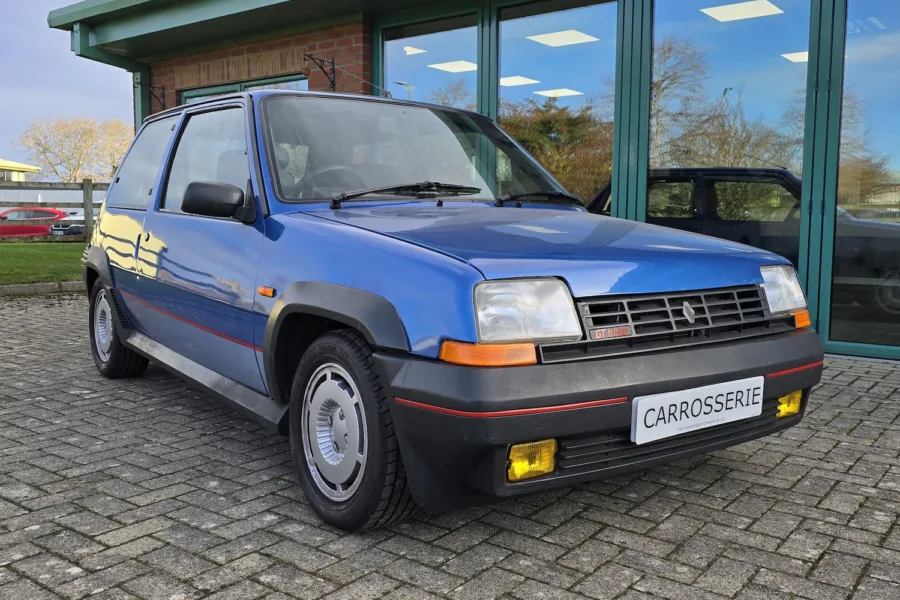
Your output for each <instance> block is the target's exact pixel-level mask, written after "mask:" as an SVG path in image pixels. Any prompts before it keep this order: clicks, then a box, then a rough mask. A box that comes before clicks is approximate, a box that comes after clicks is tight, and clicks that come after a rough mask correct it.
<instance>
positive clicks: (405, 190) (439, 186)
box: [331, 181, 481, 210]
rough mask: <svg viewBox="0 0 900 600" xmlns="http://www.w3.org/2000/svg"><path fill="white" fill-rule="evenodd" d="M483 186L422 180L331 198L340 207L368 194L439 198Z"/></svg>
mask: <svg viewBox="0 0 900 600" xmlns="http://www.w3.org/2000/svg"><path fill="white" fill-rule="evenodd" d="M480 191H481V188H477V187H471V186H468V185H459V184H456V183H441V182H439V181H422V182H420V183H401V184H398V185H388V186H384V187H376V188H369V189H366V190H356V191H352V192H342V193H340V194H338V195H337V196H332V198H331V208H332V209H335V210H337V209H339V208H340V207H341V203H342V202H346V201H347V200H355V199H356V198H361V197H363V196H366V195H368V194H384V193H388V192H390V193H393V194H398V195H409V196H414V197H416V198H437V197H438V196H439V195H456V196H465V195H469V194H477V193H478V192H480Z"/></svg>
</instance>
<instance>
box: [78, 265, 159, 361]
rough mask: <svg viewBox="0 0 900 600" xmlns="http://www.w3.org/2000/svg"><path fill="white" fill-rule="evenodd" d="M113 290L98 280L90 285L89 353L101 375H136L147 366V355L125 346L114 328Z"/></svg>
mask: <svg viewBox="0 0 900 600" xmlns="http://www.w3.org/2000/svg"><path fill="white" fill-rule="evenodd" d="M112 294H113V292H112V291H111V290H110V289H109V288H108V287H106V286H105V285H103V284H102V283H100V282H99V281H98V282H97V283H95V284H94V287H92V288H91V296H90V299H91V306H90V310H89V312H88V320H89V321H90V330H91V331H90V333H91V354H92V355H93V357H94V364H95V365H97V370H98V371H100V374H101V375H103V376H104V377H109V378H110V379H117V378H119V377H137V376H138V375H140V374H141V373H143V372H144V370H145V369H146V368H147V359H146V358H144V357H143V356H141V355H140V354H138V353H137V352H135V351H134V350H129V349H128V348H126V347H125V346H124V345H123V344H122V342H121V340H119V334H118V332H117V331H116V327H115V324H114V322H113V319H115V316H114V315H113V310H114V308H113V299H112Z"/></svg>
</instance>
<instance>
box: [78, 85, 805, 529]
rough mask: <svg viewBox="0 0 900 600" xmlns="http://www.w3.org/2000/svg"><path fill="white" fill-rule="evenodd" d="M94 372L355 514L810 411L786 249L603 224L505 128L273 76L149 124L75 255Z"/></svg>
mask: <svg viewBox="0 0 900 600" xmlns="http://www.w3.org/2000/svg"><path fill="white" fill-rule="evenodd" d="M83 263H84V268H85V280H86V283H87V286H88V289H89V290H90V332H91V336H90V337H91V347H92V351H93V357H94V361H95V363H96V365H97V368H98V369H99V370H100V372H101V373H102V374H103V375H105V376H107V377H131V376H137V375H139V374H141V373H142V372H143V371H144V369H145V368H146V366H147V363H148V360H152V361H154V362H156V363H157V364H159V365H161V366H163V367H165V368H166V369H168V370H170V371H172V372H174V373H175V374H177V375H179V376H181V377H183V378H184V379H186V380H188V381H190V382H192V383H193V384H195V385H197V386H199V387H201V388H203V389H205V390H207V391H208V392H210V393H211V394H214V395H215V396H218V397H220V398H221V399H223V400H225V401H227V402H229V403H231V404H232V405H234V406H236V407H238V408H240V409H242V410H244V411H246V412H247V413H249V414H250V415H252V416H253V417H255V418H256V419H258V420H259V421H261V422H262V423H264V424H266V425H268V426H270V427H272V428H274V429H276V430H277V431H279V432H281V433H283V434H286V435H289V436H290V440H291V448H292V451H293V457H294V461H295V465H296V470H297V473H298V476H299V480H300V483H301V486H302V488H303V491H304V493H305V496H306V498H307V500H308V501H309V503H310V505H311V506H312V507H313V508H314V509H315V510H316V512H317V513H318V514H319V515H320V516H321V517H322V518H323V519H324V520H325V521H327V522H328V523H330V524H332V525H335V526H337V527H341V528H344V529H348V530H355V529H362V528H369V527H376V526H381V525H386V524H389V523H393V522H396V521H398V520H400V519H402V518H404V517H406V516H407V515H409V514H410V513H411V512H412V511H413V510H414V509H415V507H416V505H420V506H422V507H423V508H425V509H427V510H430V511H443V510H449V509H453V508H457V507H462V506H466V505H470V504H473V503H479V502H484V501H487V500H489V499H491V498H497V497H507V496H512V495H517V494H525V493H530V492H536V491H539V490H546V489H549V488H555V487H560V486H571V485H574V484H577V483H579V482H584V481H589V480H594V479H598V478H603V477H608V476H612V475H615V474H618V473H622V472H626V471H631V470H636V469H644V468H647V467H650V466H652V465H655V464H659V463H662V462H666V461H672V460H675V459H679V458H684V457H686V456H690V455H692V454H696V453H701V452H708V451H711V450H714V449H717V448H722V447H725V446H729V445H732V444H738V443H741V442H746V441H748V440H752V439H755V438H758V437H760V436H764V435H768V434H771V433H774V432H777V431H780V430H782V429H785V428H787V427H790V426H792V425H795V424H797V423H798V422H799V421H800V419H801V417H802V415H803V412H804V409H805V406H806V402H807V399H808V397H809V392H810V388H812V387H813V386H814V385H815V384H816V383H818V382H819V379H820V377H821V372H822V358H823V355H822V347H821V345H820V343H819V340H818V337H817V335H816V334H815V332H814V331H812V330H811V329H810V328H809V325H810V322H809V314H808V313H807V312H806V302H805V299H804V295H803V292H802V290H801V289H800V285H799V283H798V280H797V276H796V274H795V272H794V269H793V267H792V266H791V265H790V263H788V261H786V260H785V259H783V258H781V257H779V256H776V255H773V254H770V253H767V252H764V251H761V250H757V249H754V248H750V247H747V246H742V245H739V244H734V243H730V242H725V241H721V240H717V239H712V238H708V237H703V236H699V235H694V234H688V233H682V232H678V231H674V230H670V229H664V228H660V227H655V226H651V225H646V224H641V223H635V222H630V221H622V220H617V219H612V218H608V217H602V216H596V215H591V214H588V213H587V212H586V211H585V210H584V207H583V206H582V205H581V202H580V201H579V200H578V199H577V198H573V197H572V196H570V195H569V194H567V193H566V191H565V190H564V189H563V188H562V187H561V186H560V185H559V184H558V183H557V182H556V181H555V180H554V179H553V178H552V177H551V176H550V175H549V174H548V173H547V171H545V170H544V169H543V168H542V167H541V166H540V165H539V164H537V162H535V160H534V159H533V158H531V157H530V156H529V155H528V154H527V153H526V152H525V151H524V150H523V149H522V148H521V147H520V146H519V145H518V144H516V143H515V142H514V141H513V140H512V139H510V138H509V137H508V136H507V135H506V134H504V133H503V132H502V131H501V130H500V129H499V128H498V127H497V126H496V125H495V124H494V123H493V122H491V121H490V120H489V119H487V118H485V117H482V116H480V115H478V114H474V113H471V112H467V111H462V110H456V109H452V108H446V107H438V106H429V105H422V104H415V103H410V102H400V101H395V100H384V99H376V98H370V97H361V96H348V95H335V94H317V93H297V92H260V93H256V92H254V93H251V94H239V95H231V96H222V97H219V98H216V99H213V100H209V101H206V102H201V103H197V104H191V105H187V106H180V107H178V108H176V109H173V110H169V111H166V112H163V113H160V114H157V115H154V116H153V117H152V118H150V119H149V120H148V121H147V122H146V123H145V124H144V126H143V127H142V128H141V130H140V131H139V133H138V135H137V137H136V138H135V141H134V142H133V143H132V146H131V148H130V149H129V151H128V153H127V155H126V158H125V159H124V161H123V163H122V165H121V166H120V168H119V170H118V173H117V174H116V177H115V180H114V182H113V184H112V185H111V186H110V189H109V192H108V194H107V196H106V201H105V204H104V207H103V209H102V211H101V213H100V215H99V218H98V222H97V225H96V227H95V229H94V232H93V236H92V238H91V240H90V244H89V245H88V247H87V249H86V250H85V253H84V259H83Z"/></svg>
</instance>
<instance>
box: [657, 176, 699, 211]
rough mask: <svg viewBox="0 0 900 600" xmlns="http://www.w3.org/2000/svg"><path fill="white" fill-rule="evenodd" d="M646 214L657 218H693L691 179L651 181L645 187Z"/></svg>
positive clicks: (692, 184) (692, 187)
mask: <svg viewBox="0 0 900 600" xmlns="http://www.w3.org/2000/svg"><path fill="white" fill-rule="evenodd" d="M647 216H648V217H655V218H657V219H693V218H694V183H693V182H692V181H653V182H651V183H650V186H649V188H648V189H647Z"/></svg>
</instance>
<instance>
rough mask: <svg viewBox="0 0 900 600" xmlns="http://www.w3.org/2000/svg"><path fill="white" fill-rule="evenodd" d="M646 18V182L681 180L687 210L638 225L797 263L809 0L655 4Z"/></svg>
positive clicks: (656, 209) (665, 0)
mask: <svg viewBox="0 0 900 600" xmlns="http://www.w3.org/2000/svg"><path fill="white" fill-rule="evenodd" d="M654 19H655V20H654V34H653V74H652V83H651V87H650V95H651V105H650V148H649V152H650V163H649V164H650V182H649V185H650V186H652V185H653V184H654V183H655V182H656V181H658V180H659V179H660V178H661V177H672V176H673V175H680V176H683V177H685V178H689V179H690V180H692V181H693V182H694V185H695V186H696V193H695V195H694V198H695V202H696V204H695V206H694V207H693V210H694V212H693V214H692V215H686V214H679V216H680V217H681V218H680V220H679V219H673V218H671V217H672V211H671V210H668V209H667V208H666V207H665V205H664V204H665V203H662V204H660V203H659V202H657V204H656V205H655V206H648V207H647V220H648V221H649V222H651V223H653V222H657V221H658V220H664V221H665V222H664V223H662V222H660V224H665V225H668V226H672V227H679V228H681V225H684V226H685V228H690V230H692V231H698V230H699V231H700V232H701V233H706V234H709V235H715V236H717V237H723V238H726V239H730V240H733V241H736V242H741V243H745V244H750V245H753V246H757V247H760V248H764V249H767V250H772V251H774V252H777V253H778V254H781V255H783V256H785V257H787V258H788V259H790V260H791V261H793V262H794V264H795V265H796V264H798V261H799V253H800V243H799V241H800V219H799V214H800V213H799V204H800V181H799V179H798V178H797V177H799V176H800V174H801V173H800V171H801V167H802V164H803V134H804V120H805V103H806V68H807V60H808V54H809V53H808V51H807V50H808V45H809V19H810V0H751V1H740V2H736V3H723V4H720V5H716V2H715V0H712V1H710V0H657V1H656V9H655V15H654ZM723 168H731V170H725V169H723ZM734 168H737V169H736V170H735V169H734ZM660 169H666V171H661V170H660ZM672 169H674V171H673V170H672ZM678 198H679V201H682V200H683V199H682V198H681V196H679V197H678ZM685 217H688V218H685Z"/></svg>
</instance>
